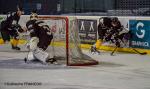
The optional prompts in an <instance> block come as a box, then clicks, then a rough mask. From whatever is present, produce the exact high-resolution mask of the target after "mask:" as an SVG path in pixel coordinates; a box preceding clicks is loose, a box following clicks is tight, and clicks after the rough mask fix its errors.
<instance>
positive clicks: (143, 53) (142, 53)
mask: <svg viewBox="0 0 150 89" xmlns="http://www.w3.org/2000/svg"><path fill="white" fill-rule="evenodd" d="M133 50H134V51H135V52H136V53H138V54H140V55H146V54H147V52H139V51H138V50H136V49H133Z"/></svg>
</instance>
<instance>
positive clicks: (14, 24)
mask: <svg viewBox="0 0 150 89" xmlns="http://www.w3.org/2000/svg"><path fill="white" fill-rule="evenodd" d="M22 14H23V11H22V8H19V7H17V11H16V12H12V13H11V12H10V13H9V14H7V18H6V19H5V20H4V21H2V22H1V30H0V31H1V35H2V39H3V41H4V43H6V42H10V39H11V38H12V42H11V45H12V49H14V50H20V48H19V47H18V41H19V33H18V32H23V29H22V28H21V26H20V25H19V24H18V22H19V20H20V16H21V15H22Z"/></svg>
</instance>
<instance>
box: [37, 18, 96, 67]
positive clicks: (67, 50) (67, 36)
mask: <svg viewBox="0 0 150 89" xmlns="http://www.w3.org/2000/svg"><path fill="white" fill-rule="evenodd" d="M39 19H41V20H49V19H51V20H60V19H63V20H65V22H66V23H65V25H66V26H65V30H66V34H65V36H66V37H65V40H66V42H65V43H66V45H65V47H66V54H65V55H66V65H67V66H88V65H97V64H98V61H96V60H95V61H94V62H89V63H76V64H74V63H70V60H71V59H70V58H69V55H70V54H69V17H68V16H39Z"/></svg>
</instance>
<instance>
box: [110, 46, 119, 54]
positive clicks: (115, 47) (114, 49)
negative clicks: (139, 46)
mask: <svg viewBox="0 0 150 89" xmlns="http://www.w3.org/2000/svg"><path fill="white" fill-rule="evenodd" d="M117 48H118V47H117V46H116V47H115V49H114V50H113V51H112V52H111V54H110V55H111V56H114V55H113V54H114V52H115V51H116V50H117Z"/></svg>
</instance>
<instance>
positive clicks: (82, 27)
mask: <svg viewBox="0 0 150 89" xmlns="http://www.w3.org/2000/svg"><path fill="white" fill-rule="evenodd" d="M78 23H79V25H78V26H79V36H80V39H81V43H83V44H93V43H95V41H96V39H97V20H87V19H79V20H78Z"/></svg>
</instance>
